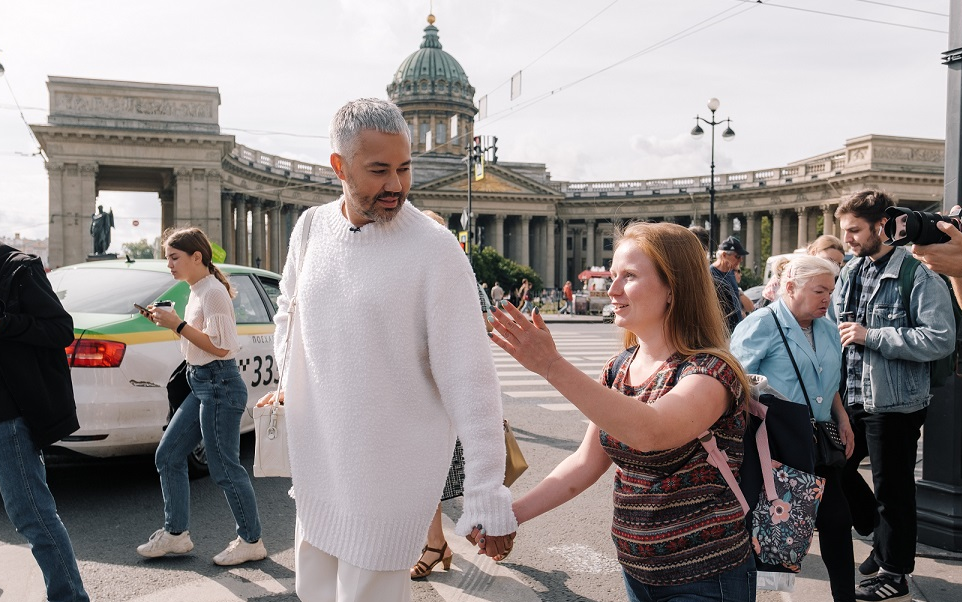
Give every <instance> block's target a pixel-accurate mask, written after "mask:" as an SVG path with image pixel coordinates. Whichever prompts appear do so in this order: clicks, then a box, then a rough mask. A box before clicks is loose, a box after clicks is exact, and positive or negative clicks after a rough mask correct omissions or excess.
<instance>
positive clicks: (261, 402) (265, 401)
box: [255, 391, 284, 408]
mask: <svg viewBox="0 0 962 602" xmlns="http://www.w3.org/2000/svg"><path fill="white" fill-rule="evenodd" d="M274 393H275V392H274V391H271V392H270V393H268V394H267V395H265V396H263V397H261V398H260V399H258V400H257V405H256V406H255V407H258V408H260V407H263V406H267V405H270V404H272V403H274ZM277 402H278V403H280V404H281V405H284V392H283V391H281V392H280V395H279V396H278V397H277Z"/></svg>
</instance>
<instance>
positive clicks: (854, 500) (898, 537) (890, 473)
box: [842, 405, 928, 574]
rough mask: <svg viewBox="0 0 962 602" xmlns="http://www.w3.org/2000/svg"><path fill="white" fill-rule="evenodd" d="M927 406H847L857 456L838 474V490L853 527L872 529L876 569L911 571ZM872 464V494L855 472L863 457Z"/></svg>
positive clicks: (853, 455)
mask: <svg viewBox="0 0 962 602" xmlns="http://www.w3.org/2000/svg"><path fill="white" fill-rule="evenodd" d="M927 413H928V409H927V408H923V409H921V410H918V411H917V412H911V413H909V414H896V413H887V414H886V413H877V414H870V413H868V412H866V411H865V410H864V409H863V407H862V406H861V405H854V406H849V408H848V415H849V420H850V421H851V423H852V431H853V432H854V433H855V453H853V454H852V457H851V458H849V461H848V462H847V463H846V464H845V468H844V469H843V471H842V487H843V488H844V490H845V497H846V498H847V499H848V504H849V508H850V510H851V512H852V522H853V523H854V525H855V529H856V530H857V531H858V532H859V533H862V534H863V535H865V534H867V533H868V531H869V530H870V529H871V530H872V531H874V535H873V541H872V547H873V554H874V556H875V560H876V562H878V565H879V566H880V567H882V568H883V569H885V570H886V571H890V572H892V573H903V574H907V573H911V572H913V571H914V570H915V539H916V533H917V531H918V527H917V517H916V513H915V463H916V457H917V454H918V443H919V437H920V436H921V434H922V424H923V423H924V422H925V416H926V414H927ZM866 456H868V458H869V459H870V460H871V462H872V481H873V483H874V486H875V493H874V494H873V493H872V490H871V489H869V486H868V484H866V483H865V480H864V479H862V476H861V475H860V474H859V473H858V465H859V463H860V462H861V461H862V460H863V459H864V458H865V457H866Z"/></svg>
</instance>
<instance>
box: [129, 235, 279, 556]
mask: <svg viewBox="0 0 962 602" xmlns="http://www.w3.org/2000/svg"><path fill="white" fill-rule="evenodd" d="M164 252H165V254H166V255H167V267H168V268H169V269H170V273H171V275H172V276H173V277H174V278H175V279H177V280H184V281H186V282H187V283H188V284H189V285H190V299H189V301H188V302H187V308H186V309H185V310H184V319H183V320H181V319H180V317H179V316H178V315H177V314H176V313H175V312H173V311H168V310H164V309H160V308H155V307H154V306H150V307H148V308H147V309H148V311H149V312H150V319H151V320H152V321H153V322H154V323H155V324H157V326H160V327H162V328H169V329H171V330H173V331H174V332H176V333H177V334H178V335H179V336H180V338H181V339H180V349H181V352H182V353H183V354H184V357H185V359H186V360H187V365H188V368H187V381H188V382H189V383H190V388H191V393H190V395H188V396H187V398H186V399H185V400H184V403H183V404H182V405H181V406H180V408H178V409H177V411H176V412H175V413H174V416H173V418H171V421H170V425H168V427H167V430H166V431H165V432H164V436H163V438H162V439H161V440H160V446H159V447H158V448H157V455H156V464H157V472H158V473H160V487H161V490H162V491H163V494H164V527H163V528H162V529H158V530H157V531H156V532H154V534H153V535H151V536H150V540H149V541H148V542H147V543H145V544H143V545H141V546H139V547H138V548H137V552H138V553H139V554H140V555H141V556H145V557H147V558H157V557H160V556H164V555H166V554H186V553H187V552H189V551H191V550H192V549H193V548H194V543H193V542H192V541H191V540H190V532H189V531H188V530H187V527H188V521H189V518H190V481H189V480H188V477H187V456H188V454H190V453H191V451H193V449H194V448H195V447H197V445H198V444H199V443H200V442H201V440H203V442H204V446H205V447H206V449H207V463H208V466H209V467H210V475H211V478H212V479H214V481H215V482H216V483H217V485H218V486H219V487H220V488H221V489H222V490H223V491H224V496H225V497H226V498H227V503H228V505H229V506H230V509H231V512H232V513H233V514H234V521H235V522H236V523H237V539H235V540H234V541H232V542H231V543H230V544H229V545H228V546H227V548H226V549H225V550H224V551H223V552H221V553H220V554H218V555H217V556H214V563H216V564H219V565H221V566H232V565H237V564H241V563H244V562H248V561H250V560H261V559H263V558H265V557H267V550H266V549H265V548H264V543H263V541H261V523H260V518H259V516H258V513H257V500H256V499H255V498H254V488H253V487H252V486H251V480H250V476H249V475H248V474H247V471H246V470H245V469H244V467H243V466H242V465H241V463H240V421H241V417H242V416H243V414H244V411H245V408H246V405H247V387H246V385H245V384H244V381H243V380H241V377H240V372H239V371H238V369H237V362H236V361H235V360H234V358H235V356H236V355H237V351H238V349H239V347H240V345H239V343H238V340H237V325H236V322H235V320H234V306H233V304H232V303H231V297H233V296H234V290H233V289H232V288H231V285H230V282H229V281H228V280H227V277H226V276H224V274H223V273H221V271H220V270H218V269H217V267H216V266H214V264H213V262H212V261H211V253H212V251H211V245H210V241H209V240H208V239H207V236H206V235H205V234H204V232H203V231H201V230H200V229H198V228H179V229H176V230H172V231H168V232H166V233H165V236H164Z"/></svg>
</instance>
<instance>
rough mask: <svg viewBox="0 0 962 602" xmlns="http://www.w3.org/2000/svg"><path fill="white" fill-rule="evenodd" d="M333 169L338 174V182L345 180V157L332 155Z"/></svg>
mask: <svg viewBox="0 0 962 602" xmlns="http://www.w3.org/2000/svg"><path fill="white" fill-rule="evenodd" d="M331 168H332V169H333V170H334V173H335V174H337V179H338V180H343V179H344V157H342V156H341V155H339V154H337V153H331Z"/></svg>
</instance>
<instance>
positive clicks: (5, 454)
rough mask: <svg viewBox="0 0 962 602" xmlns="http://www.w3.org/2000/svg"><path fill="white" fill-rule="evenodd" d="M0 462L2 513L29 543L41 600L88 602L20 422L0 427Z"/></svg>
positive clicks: (43, 474) (36, 453) (39, 462)
mask: <svg viewBox="0 0 962 602" xmlns="http://www.w3.org/2000/svg"><path fill="white" fill-rule="evenodd" d="M0 458H3V460H2V461H0V494H2V495H3V503H4V507H5V508H6V510H7V516H9V517H10V522H12V523H13V526H14V527H16V529H17V532H19V533H20V534H21V535H23V536H24V537H26V538H27V541H29V542H30V546H31V548H30V551H31V552H33V557H34V558H35V559H36V560H37V564H39V565H40V571H41V572H42V573H43V582H44V584H45V585H46V586H47V600H49V601H50V602H88V600H90V598H88V597H87V592H86V591H84V585H83V581H82V580H81V578H80V571H79V570H78V569H77V557H76V556H74V551H73V546H72V545H71V543H70V537H69V536H68V535H67V529H66V528H65V527H64V526H63V523H62V522H61V521H60V516H59V515H58V514H57V505H56V502H54V499H53V495H52V494H51V493H50V488H49V487H47V472H46V469H45V468H44V465H43V457H42V456H41V455H40V452H39V451H38V450H37V448H36V446H35V445H34V444H33V441H32V440H31V439H30V429H29V428H28V427H27V425H26V423H25V422H24V421H23V418H14V419H13V420H5V421H3V422H0ZM0 595H2V594H0Z"/></svg>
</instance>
